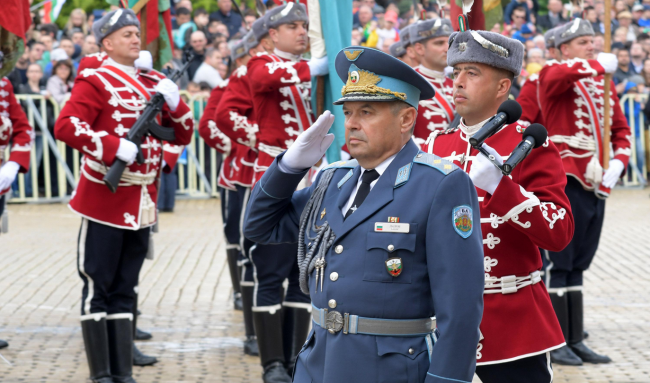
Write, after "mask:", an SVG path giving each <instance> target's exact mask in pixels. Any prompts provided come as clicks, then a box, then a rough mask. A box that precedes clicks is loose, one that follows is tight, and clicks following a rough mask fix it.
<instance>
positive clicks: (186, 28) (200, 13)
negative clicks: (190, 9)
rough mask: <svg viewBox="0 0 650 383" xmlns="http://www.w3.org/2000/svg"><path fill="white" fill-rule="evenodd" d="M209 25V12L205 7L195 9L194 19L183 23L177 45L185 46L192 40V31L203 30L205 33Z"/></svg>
mask: <svg viewBox="0 0 650 383" xmlns="http://www.w3.org/2000/svg"><path fill="white" fill-rule="evenodd" d="M207 25H208V12H207V11H206V10H205V9H203V8H197V9H196V11H194V17H193V18H192V21H190V22H188V23H185V24H183V25H181V27H180V29H179V30H178V34H177V37H176V45H177V46H178V47H179V48H181V49H182V48H184V47H185V44H187V42H189V41H190V38H191V35H192V33H194V32H196V31H201V32H203V33H204V34H205V33H206V32H207V28H206V27H207Z"/></svg>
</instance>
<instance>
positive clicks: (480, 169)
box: [469, 144, 503, 194]
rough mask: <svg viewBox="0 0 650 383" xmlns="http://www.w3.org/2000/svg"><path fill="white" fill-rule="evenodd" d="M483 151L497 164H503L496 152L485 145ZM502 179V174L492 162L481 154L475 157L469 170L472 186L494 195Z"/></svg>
mask: <svg viewBox="0 0 650 383" xmlns="http://www.w3.org/2000/svg"><path fill="white" fill-rule="evenodd" d="M483 149H485V150H486V151H487V152H488V153H490V154H491V155H493V156H494V158H495V160H496V162H497V163H498V164H501V165H502V164H503V158H501V156H500V155H499V153H497V151H496V150H494V149H492V148H491V147H490V146H488V145H486V144H483ZM502 177H503V173H501V170H499V169H498V168H497V167H496V166H494V164H493V163H492V161H490V160H489V159H488V158H487V157H485V156H484V155H483V153H478V154H477V155H476V157H475V158H474V162H472V168H471V169H470V170H469V178H471V179H472V182H474V186H476V187H477V188H479V189H483V190H485V191H486V192H488V193H490V194H494V191H495V190H497V186H499V182H501V178H502Z"/></svg>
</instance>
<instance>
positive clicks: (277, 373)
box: [262, 362, 291, 383]
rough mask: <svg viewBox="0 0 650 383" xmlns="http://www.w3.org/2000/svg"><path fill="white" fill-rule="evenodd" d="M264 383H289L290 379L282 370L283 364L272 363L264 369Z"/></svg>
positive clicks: (285, 371)
mask: <svg viewBox="0 0 650 383" xmlns="http://www.w3.org/2000/svg"><path fill="white" fill-rule="evenodd" d="M262 379H263V380H264V383H291V377H290V376H289V374H287V370H285V369H284V363H282V362H273V363H271V364H269V365H268V366H266V367H265V368H264V375H263V376H262Z"/></svg>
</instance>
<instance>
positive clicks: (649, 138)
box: [621, 94, 650, 187]
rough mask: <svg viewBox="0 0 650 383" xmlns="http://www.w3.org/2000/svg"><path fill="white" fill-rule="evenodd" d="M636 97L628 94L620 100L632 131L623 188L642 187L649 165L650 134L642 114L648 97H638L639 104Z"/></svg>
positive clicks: (644, 183) (645, 181) (645, 180)
mask: <svg viewBox="0 0 650 383" xmlns="http://www.w3.org/2000/svg"><path fill="white" fill-rule="evenodd" d="M636 97H637V95H632V94H628V95H625V96H623V97H622V98H621V108H622V109H623V113H624V114H625V117H626V118H627V122H628V125H629V126H630V128H631V130H632V134H630V136H629V139H630V147H631V149H632V154H631V155H630V164H629V165H628V168H627V175H626V176H625V177H623V186H625V187H644V186H645V185H646V184H647V176H648V164H650V157H649V154H650V153H648V150H647V148H648V147H650V134H649V132H648V126H647V123H646V118H645V115H644V113H643V105H644V104H645V103H646V102H647V101H648V95H645V94H643V95H640V101H641V102H637V101H636V100H635V98H636ZM636 103H638V104H640V108H639V113H638V116H637V115H635V110H634V109H635V104H636ZM637 135H638V136H637Z"/></svg>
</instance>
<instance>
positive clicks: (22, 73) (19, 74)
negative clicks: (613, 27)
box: [7, 46, 38, 89]
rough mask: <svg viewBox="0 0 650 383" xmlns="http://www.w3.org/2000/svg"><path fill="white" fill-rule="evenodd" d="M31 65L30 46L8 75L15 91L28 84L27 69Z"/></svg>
mask: <svg viewBox="0 0 650 383" xmlns="http://www.w3.org/2000/svg"><path fill="white" fill-rule="evenodd" d="M29 64H30V63H29V46H26V47H25V50H24V52H23V54H22V55H20V57H19V58H18V60H17V61H16V65H15V66H14V69H13V70H12V71H11V72H10V73H9V74H8V75H7V78H8V79H9V81H11V85H12V86H13V88H14V89H18V87H20V85H22V84H25V83H27V67H28V66H29ZM37 65H38V64H37Z"/></svg>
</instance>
